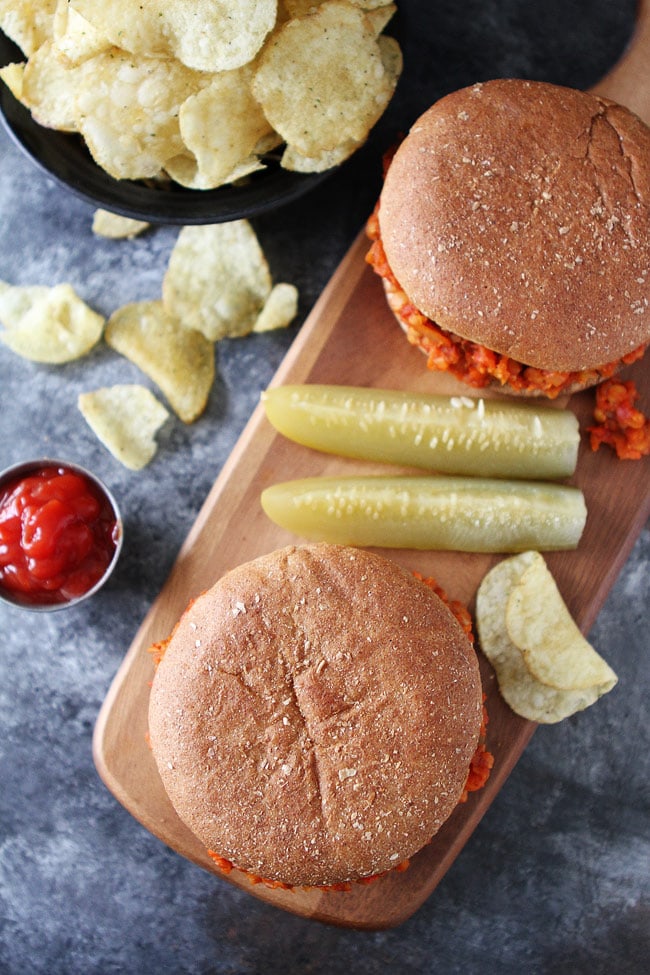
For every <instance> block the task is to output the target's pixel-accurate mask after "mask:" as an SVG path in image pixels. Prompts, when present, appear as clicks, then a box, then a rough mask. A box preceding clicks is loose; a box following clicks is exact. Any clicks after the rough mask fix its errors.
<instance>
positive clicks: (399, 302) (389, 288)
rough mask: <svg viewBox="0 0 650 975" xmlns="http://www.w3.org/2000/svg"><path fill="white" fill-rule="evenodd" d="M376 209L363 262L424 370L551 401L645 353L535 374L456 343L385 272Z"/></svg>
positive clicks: (457, 338) (454, 337)
mask: <svg viewBox="0 0 650 975" xmlns="http://www.w3.org/2000/svg"><path fill="white" fill-rule="evenodd" d="M377 209H378V208H377V207H376V208H375V211H374V213H373V214H372V216H371V217H370V219H369V220H368V223H367V232H368V237H369V238H370V240H371V241H372V244H371V246H370V249H369V250H368V254H367V258H366V260H367V261H368V264H370V266H371V267H372V268H373V270H374V271H375V272H376V273H377V274H378V275H379V276H380V277H381V279H382V282H383V285H384V291H385V294H386V299H387V301H388V305H389V307H390V309H391V311H392V313H393V314H394V315H395V317H396V318H397V320H398V322H399V324H400V325H401V326H402V328H403V329H404V331H405V333H406V337H407V339H408V341H409V342H410V343H411V345H414V346H416V347H417V348H419V349H420V350H421V351H422V352H424V354H425V355H426V357H427V367H428V368H429V369H431V370H433V371H434V372H448V373H449V374H450V375H451V376H455V378H456V379H460V380H461V381H462V382H464V383H467V384H468V385H469V386H473V387H474V388H475V389H483V388H484V387H486V386H491V385H493V384H494V383H497V384H498V385H499V386H502V387H505V388H506V390H512V391H514V392H516V393H520V394H522V395H529V396H535V395H542V396H547V397H548V398H549V399H555V397H557V396H560V395H561V394H562V393H570V392H573V391H574V390H577V389H586V388H587V387H588V386H594V385H596V384H597V383H600V382H603V380H605V379H609V378H610V377H611V376H613V375H615V374H616V373H617V372H618V371H619V370H620V369H622V368H623V366H626V365H631V364H632V363H633V362H636V361H637V359H640V358H641V357H642V356H643V354H644V352H645V350H646V348H647V345H646V344H645V343H644V344H643V345H640V346H638V347H637V348H636V349H634V350H633V351H632V352H629V353H627V354H626V355H623V356H621V357H620V359H616V360H615V361H614V362H608V363H606V364H605V365H602V366H597V367H592V368H590V369H580V370H572V371H567V370H563V371H560V370H552V369H537V368H535V367H534V366H527V365H526V364H525V363H523V362H518V361H517V359H513V358H511V357H510V356H508V355H505V354H503V353H500V352H495V351H494V350H493V349H488V347H487V346H486V345H481V344H480V343H479V342H472V341H470V340H469V339H462V338H461V337H460V336H459V335H454V333H453V332H448V331H446V330H445V329H443V328H440V326H439V325H436V323H435V322H433V321H431V319H430V318H427V316H426V315H423V314H422V312H420V311H418V309H417V308H416V307H415V305H414V304H413V303H412V302H411V301H410V300H409V298H408V296H407V294H406V292H405V291H404V290H403V288H402V287H401V286H400V284H399V281H398V280H397V278H396V277H395V275H394V274H393V272H392V271H391V269H390V265H389V263H388V260H387V258H386V253H385V251H384V248H383V245H382V241H381V233H380V230H379V220H378V215H377Z"/></svg>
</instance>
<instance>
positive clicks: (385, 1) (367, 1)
mask: <svg viewBox="0 0 650 975" xmlns="http://www.w3.org/2000/svg"><path fill="white" fill-rule="evenodd" d="M327 2H328V0H284V6H285V9H286V11H287V13H288V15H289V16H290V17H304V16H305V15H306V14H313V13H314V11H316V10H317V9H318V7H322V6H323V4H324V3H327ZM347 2H348V3H350V4H352V6H353V7H361V8H362V9H363V10H377V9H379V8H381V7H388V6H391V3H390V0H347Z"/></svg>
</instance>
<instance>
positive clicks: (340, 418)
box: [262, 384, 580, 480]
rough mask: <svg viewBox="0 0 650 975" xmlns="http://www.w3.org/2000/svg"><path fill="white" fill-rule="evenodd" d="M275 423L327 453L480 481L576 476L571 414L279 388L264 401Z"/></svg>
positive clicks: (506, 404)
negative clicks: (467, 477) (501, 478)
mask: <svg viewBox="0 0 650 975" xmlns="http://www.w3.org/2000/svg"><path fill="white" fill-rule="evenodd" d="M262 402H263V404H264V409H265V411H266V415H267V417H268V419H269V421H270V422H271V424H272V425H273V426H274V427H275V429H276V430H278V431H279V432H280V433H282V434H283V435H284V436H286V437H288V438H289V439H291V440H295V441H297V442H298V443H300V444H302V445H303V446H307V447H313V448H314V449H316V450H321V451H324V452H325V453H330V454H338V455H340V456H343V457H355V458H357V459H360V460H372V461H379V462H383V463H388V464H400V465H403V466H407V467H418V468H422V469H424V470H432V471H438V472H440V473H441V474H466V475H470V476H472V475H476V476H482V477H513V478H520V477H521V478H531V479H534V480H553V479H557V478H564V477H569V476H570V475H571V474H572V473H573V472H574V470H575V467H576V461H577V457H578V445H579V440H580V433H579V428H578V421H577V419H576V417H575V415H574V414H573V413H572V412H571V411H570V410H563V409H554V408H552V407H549V406H540V405H536V404H533V403H515V402H510V401H504V400H496V399H482V398H472V397H469V396H428V395H425V394H417V393H405V392H399V391H396V390H384V389H369V388H364V387H355V386H325V385H317V384H314V385H308V384H305V385H294V386H290V385H287V386H277V387H275V388H272V389H268V390H266V391H265V392H264V393H263V394H262Z"/></svg>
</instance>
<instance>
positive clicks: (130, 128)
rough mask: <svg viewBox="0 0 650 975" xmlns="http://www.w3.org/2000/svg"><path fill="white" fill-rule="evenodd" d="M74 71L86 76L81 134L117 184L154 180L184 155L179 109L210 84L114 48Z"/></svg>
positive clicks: (167, 63)
mask: <svg viewBox="0 0 650 975" xmlns="http://www.w3.org/2000/svg"><path fill="white" fill-rule="evenodd" d="M111 9H112V8H111ZM70 70H71V71H83V72H84V74H83V87H81V90H79V92H78V97H77V102H76V107H77V124H78V129H79V131H80V132H81V134H82V135H83V137H84V139H85V141H86V144H87V146H88V148H89V150H90V153H91V155H92V156H93V158H94V160H95V162H97V163H98V164H99V165H100V166H101V167H102V168H103V169H105V170H106V172H108V173H109V174H110V175H111V176H113V177H114V178H115V179H144V178H150V177H155V176H157V175H158V174H159V173H160V172H161V170H162V169H163V167H164V164H165V162H166V160H167V159H171V158H172V157H173V156H175V155H177V154H178V153H180V152H182V151H183V148H184V147H183V140H182V139H181V133H180V127H179V121H178V114H179V111H180V107H181V105H182V104H183V102H184V101H185V99H186V98H189V96H190V95H193V94H194V93H195V92H197V91H199V90H200V89H201V87H202V86H204V85H205V84H207V83H208V81H209V76H206V75H202V74H201V73H199V72H197V71H191V70H190V69H189V68H186V67H185V66H184V65H182V64H180V63H179V62H178V61H174V60H171V59H169V58H161V57H153V56H151V57H147V56H144V55H143V56H138V55H133V54H126V53H125V52H123V51H117V50H116V49H115V48H111V50H110V51H108V52H106V53H103V54H98V55H97V56H96V57H94V58H91V59H90V60H88V61H84V62H83V64H81V65H80V66H79V67H78V68H74V69H70Z"/></svg>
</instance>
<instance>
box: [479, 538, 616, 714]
mask: <svg viewBox="0 0 650 975" xmlns="http://www.w3.org/2000/svg"><path fill="white" fill-rule="evenodd" d="M540 560H541V561H542V563H543V562H544V560H543V558H542V556H541V555H540V554H539V553H538V552H522V553H520V554H519V555H515V556H512V557H511V558H508V559H504V560H503V561H501V562H499V563H497V565H495V566H494V568H492V569H491V570H490V571H489V572H488V573H487V574H486V575H485V577H484V578H483V580H482V581H481V584H480V586H479V589H478V592H477V596H476V628H477V632H478V637H479V641H480V645H481V649H482V651H483V653H484V654H485V656H486V657H487V659H488V660H489V661H490V663H491V664H492V666H493V667H494V670H495V673H496V676H497V682H498V685H499V691H500V693H501V695H502V696H503V698H504V700H505V701H506V702H507V703H508V704H509V705H510V707H511V708H512V710H513V711H514V712H515V713H516V714H519V715H520V716H521V717H523V718H526V719H527V720H529V721H536V722H539V723H542V724H553V723H556V722H558V721H562V720H563V719H564V718H568V717H569V716H570V715H572V714H575V713H576V712H578V711H582V710H584V708H587V707H590V706H591V705H592V704H594V703H595V702H596V701H597V700H598V698H599V697H601V696H602V695H603V694H604V693H606V692H607V691H609V690H611V687H613V686H614V685H613V684H612V683H609V682H608V683H606V684H599V685H595V686H591V687H585V688H581V689H579V690H564V689H558V688H556V687H552V686H549V685H548V684H544V683H542V682H541V681H540V680H538V679H537V677H535V675H534V674H532V673H531V671H530V670H529V669H528V666H527V664H526V660H525V658H524V655H523V653H522V651H521V648H520V647H519V646H517V645H516V644H515V643H514V642H513V641H512V639H511V637H510V635H509V633H508V629H507V626H506V613H507V609H508V606H509V604H510V601H511V599H512V597H513V593H514V592H515V591H516V589H517V587H518V585H519V583H520V581H521V578H522V576H523V575H524V574H525V573H526V572H527V571H529V570H530V569H531V568H533V567H534V566H535V565H537V564H539V561H540ZM544 568H545V563H544ZM553 585H555V583H554V582H553ZM543 599H544V593H543V592H539V593H536V595H535V597H534V599H533V603H534V606H535V610H536V611H537V612H543V611H544V610H543V607H544V603H543ZM612 676H613V677H614V683H615V682H616V679H615V676H614V675H613V672H612Z"/></svg>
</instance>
